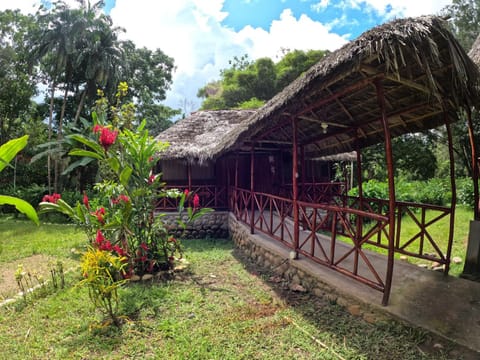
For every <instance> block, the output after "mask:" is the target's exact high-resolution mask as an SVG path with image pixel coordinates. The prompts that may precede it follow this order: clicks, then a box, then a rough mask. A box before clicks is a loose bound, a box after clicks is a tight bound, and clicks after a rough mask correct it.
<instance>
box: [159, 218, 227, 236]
mask: <svg viewBox="0 0 480 360" xmlns="http://www.w3.org/2000/svg"><path fill="white" fill-rule="evenodd" d="M162 214H163V216H162V219H163V222H164V224H165V227H166V228H167V230H168V231H169V234H171V235H173V236H176V237H180V236H182V237H183V238H185V239H204V238H216V239H225V238H228V236H229V231H228V212H227V211H213V212H210V213H207V214H205V215H204V216H202V217H200V218H199V219H197V220H195V221H193V222H191V223H189V224H187V228H186V229H185V233H184V234H183V235H182V233H183V229H181V228H180V227H179V225H178V223H177V219H178V214H177V213H162ZM182 221H184V222H186V221H187V215H183V216H182Z"/></svg>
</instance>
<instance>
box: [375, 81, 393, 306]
mask: <svg viewBox="0 0 480 360" xmlns="http://www.w3.org/2000/svg"><path fill="white" fill-rule="evenodd" d="M374 83H375V88H376V90H377V100H378V106H379V107H380V112H381V119H382V126H383V133H384V138H385V155H386V161H387V171H388V195H389V199H388V219H389V221H388V255H387V273H386V276H385V288H384V292H383V299H382V305H384V306H386V305H387V304H388V300H389V298H390V291H391V288H392V278H393V264H394V251H395V243H394V236H395V180H394V174H393V153H392V139H391V135H390V128H389V126H388V119H387V111H386V108H385V92H384V89H383V83H382V81H381V80H380V79H377V80H375V82H374Z"/></svg>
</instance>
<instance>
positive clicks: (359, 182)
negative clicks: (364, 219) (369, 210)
mask: <svg viewBox="0 0 480 360" xmlns="http://www.w3.org/2000/svg"><path fill="white" fill-rule="evenodd" d="M357 186H358V198H359V202H360V204H359V207H360V210H363V177H362V151H361V150H360V149H359V148H357Z"/></svg>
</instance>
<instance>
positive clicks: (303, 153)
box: [300, 145, 306, 201]
mask: <svg viewBox="0 0 480 360" xmlns="http://www.w3.org/2000/svg"><path fill="white" fill-rule="evenodd" d="M300 164H302V165H301V168H300V170H301V174H300V179H301V182H302V185H301V188H302V192H301V194H300V195H301V196H300V200H302V201H305V173H306V169H305V147H304V146H303V145H302V146H300Z"/></svg>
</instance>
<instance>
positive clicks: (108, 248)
mask: <svg viewBox="0 0 480 360" xmlns="http://www.w3.org/2000/svg"><path fill="white" fill-rule="evenodd" d="M99 249H100V250H104V251H112V243H111V242H110V241H109V240H107V241H105V242H104V243H103V244H102V245H100V247H99Z"/></svg>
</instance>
